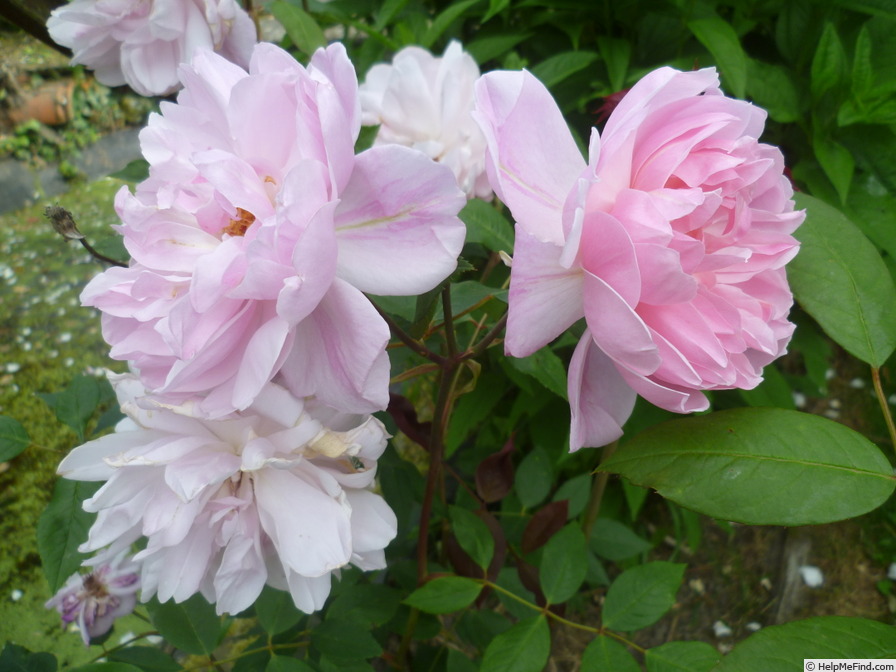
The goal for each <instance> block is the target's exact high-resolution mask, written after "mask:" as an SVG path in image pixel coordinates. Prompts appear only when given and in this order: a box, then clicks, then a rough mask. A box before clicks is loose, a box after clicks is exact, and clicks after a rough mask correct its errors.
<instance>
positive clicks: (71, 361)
mask: <svg viewBox="0 0 896 672" xmlns="http://www.w3.org/2000/svg"><path fill="white" fill-rule="evenodd" d="M62 363H63V364H65V365H66V366H74V364H75V358H74V357H66V358H65V360H64V361H63V362H62Z"/></svg>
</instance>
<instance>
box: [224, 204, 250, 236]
mask: <svg viewBox="0 0 896 672" xmlns="http://www.w3.org/2000/svg"><path fill="white" fill-rule="evenodd" d="M236 214H237V218H236V219H231V220H230V223H229V224H228V225H227V226H225V227H224V230H223V232H222V233H226V234H229V235H231V236H245V235H246V231H248V230H249V227H250V226H252V223H253V222H254V221H255V215H253V214H252V213H251V212H249V211H248V210H243V209H242V208H237V209H236Z"/></svg>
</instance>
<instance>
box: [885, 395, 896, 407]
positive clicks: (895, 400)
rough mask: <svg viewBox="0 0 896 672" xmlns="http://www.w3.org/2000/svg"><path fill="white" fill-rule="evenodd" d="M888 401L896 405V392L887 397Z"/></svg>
mask: <svg viewBox="0 0 896 672" xmlns="http://www.w3.org/2000/svg"><path fill="white" fill-rule="evenodd" d="M887 403H888V404H890V405H896V394H891V395H890V396H889V397H887Z"/></svg>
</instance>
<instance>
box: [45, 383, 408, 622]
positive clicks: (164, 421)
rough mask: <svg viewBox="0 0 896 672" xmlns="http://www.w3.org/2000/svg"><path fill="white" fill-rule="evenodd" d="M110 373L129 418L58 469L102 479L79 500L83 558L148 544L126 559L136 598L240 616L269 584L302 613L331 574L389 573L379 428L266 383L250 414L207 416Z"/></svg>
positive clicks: (321, 594)
mask: <svg viewBox="0 0 896 672" xmlns="http://www.w3.org/2000/svg"><path fill="white" fill-rule="evenodd" d="M110 377H111V378H112V382H113V384H114V385H115V388H116V393H117V395H118V398H119V402H120V403H121V406H122V410H123V411H124V412H125V413H126V415H127V416H128V417H126V418H125V419H124V420H122V421H121V422H120V423H119V425H118V426H117V428H116V431H115V433H113V434H108V435H106V436H104V437H101V438H99V439H96V440H95V441H91V442H89V443H86V444H84V445H82V446H80V447H78V448H75V449H74V450H73V451H72V452H71V453H69V455H68V456H66V458H65V459H64V460H63V461H62V463H61V464H60V465H59V473H60V474H61V475H63V476H65V477H66V478H70V479H74V480H82V481H105V483H104V484H103V485H102V487H100V489H99V490H98V491H97V493H96V494H95V495H94V496H93V497H92V498H90V499H88V500H87V501H85V502H84V509H85V510H86V511H91V512H96V513H97V518H96V521H95V523H94V524H93V526H92V527H91V529H90V532H89V536H88V539H87V541H86V542H85V543H84V544H83V545H82V546H81V550H82V551H84V552H89V551H97V550H103V552H105V553H116V552H119V550H122V549H126V548H130V546H131V544H132V543H133V542H135V541H136V540H137V539H139V538H140V537H146V547H145V548H144V549H143V550H142V551H140V552H139V553H137V554H136V555H135V556H134V557H135V559H136V560H138V561H140V563H141V583H142V596H141V597H142V599H144V600H146V599H149V598H150V597H152V596H153V595H154V594H157V595H158V598H159V600H161V601H163V602H164V601H167V600H170V599H173V600H174V601H176V602H181V601H183V600H186V599H187V598H189V597H190V596H191V595H194V594H196V593H202V595H204V596H205V598H206V599H207V600H208V601H209V602H214V603H216V605H217V610H218V613H224V612H227V613H236V612H239V611H242V610H243V609H246V608H247V607H249V606H250V605H251V604H252V603H253V602H254V601H255V600H256V598H257V597H258V595H259V593H260V592H261V590H262V588H263V587H264V585H265V584H269V585H271V586H273V587H275V588H278V589H282V590H287V591H289V593H290V594H291V595H292V598H293V601H294V602H295V604H296V606H297V607H298V608H299V609H301V610H303V611H305V612H308V613H310V612H312V611H314V610H316V609H319V608H320V607H321V606H323V604H324V601H325V600H326V598H327V595H328V594H329V591H330V579H331V575H332V574H333V573H334V572H338V570H339V568H341V567H344V566H346V565H348V564H353V565H355V566H357V567H360V568H361V569H363V570H371V569H381V568H383V567H385V555H384V551H383V549H384V548H385V547H386V545H387V544H388V543H389V542H390V541H391V540H392V539H393V538H394V537H395V534H396V518H395V515H394V513H393V512H392V509H390V508H389V505H388V504H386V502H385V501H384V500H383V498H382V497H380V496H379V495H377V494H375V493H374V492H373V491H372V487H373V479H374V475H375V473H376V460H377V458H379V456H380V455H381V454H382V452H383V450H384V448H385V446H386V439H387V437H388V435H387V434H386V431H385V429H384V427H383V425H382V423H380V422H379V421H378V420H376V419H374V418H373V417H371V416H355V415H348V414H345V413H338V412H336V411H333V410H332V409H329V408H327V407H325V406H322V405H320V404H318V403H316V402H315V401H314V400H310V399H306V400H299V399H296V398H295V397H293V396H292V395H290V394H289V392H287V391H286V390H285V389H284V388H282V387H280V386H278V385H275V384H273V383H271V384H269V385H267V386H265V388H264V390H263V391H262V392H261V394H259V396H258V399H257V401H256V403H255V404H254V405H253V406H252V407H250V408H249V409H247V410H245V411H243V412H241V413H237V414H234V415H232V416H229V417H227V418H222V419H217V420H206V419H202V418H198V417H195V415H194V410H195V408H194V407H193V406H192V405H191V404H190V403H189V402H188V403H186V404H183V405H180V406H166V405H165V404H163V403H161V402H160V401H158V400H157V399H155V398H152V397H144V396H143V393H144V389H143V387H142V385H141V384H140V383H139V381H138V380H137V379H136V378H135V377H134V376H132V375H130V374H126V375H122V376H114V375H113V376H110Z"/></svg>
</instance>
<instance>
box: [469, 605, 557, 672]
mask: <svg viewBox="0 0 896 672" xmlns="http://www.w3.org/2000/svg"><path fill="white" fill-rule="evenodd" d="M550 652H551V631H550V628H549V627H548V623H547V619H546V618H545V617H544V616H536V617H535V618H530V619H527V620H524V621H520V622H519V623H517V624H516V625H514V626H513V627H511V628H510V629H509V630H506V631H504V632H502V633H501V634H500V635H498V636H497V637H495V638H494V639H493V640H492V641H491V644H489V645H488V648H487V649H486V650H485V656H484V657H483V659H482V666H481V667H480V672H540V671H541V670H543V669H544V666H545V665H546V664H547V662H548V655H549V654H550Z"/></svg>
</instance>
